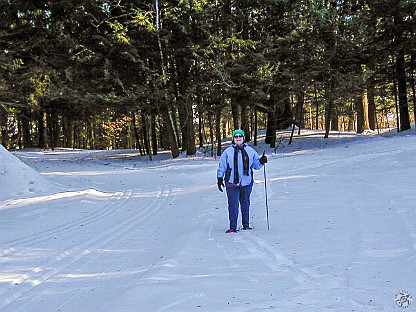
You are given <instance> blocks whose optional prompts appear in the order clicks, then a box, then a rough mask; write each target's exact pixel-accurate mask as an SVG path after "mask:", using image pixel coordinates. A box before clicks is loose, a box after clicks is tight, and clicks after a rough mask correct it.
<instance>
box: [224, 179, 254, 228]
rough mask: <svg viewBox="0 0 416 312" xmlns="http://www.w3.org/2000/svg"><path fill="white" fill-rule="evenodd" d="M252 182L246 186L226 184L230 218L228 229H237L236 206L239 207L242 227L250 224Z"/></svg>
mask: <svg viewBox="0 0 416 312" xmlns="http://www.w3.org/2000/svg"><path fill="white" fill-rule="evenodd" d="M252 189H253V183H251V184H250V185H246V186H228V187H227V188H226V190H227V197H228V218H229V219H230V229H237V219H238V208H239V207H240V208H241V217H242V223H243V227H248V226H249V225H250V195H251V191H252Z"/></svg>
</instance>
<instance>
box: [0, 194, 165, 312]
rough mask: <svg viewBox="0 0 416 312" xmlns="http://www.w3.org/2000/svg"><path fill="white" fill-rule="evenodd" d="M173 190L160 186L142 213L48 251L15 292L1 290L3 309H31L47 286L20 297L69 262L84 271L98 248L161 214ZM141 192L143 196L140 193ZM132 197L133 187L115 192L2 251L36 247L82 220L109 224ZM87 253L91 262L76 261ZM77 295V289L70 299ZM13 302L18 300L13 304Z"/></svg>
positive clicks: (15, 284) (24, 275)
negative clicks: (84, 213) (93, 208)
mask: <svg viewBox="0 0 416 312" xmlns="http://www.w3.org/2000/svg"><path fill="white" fill-rule="evenodd" d="M170 192H171V191H170V188H167V187H166V188H165V189H163V190H160V191H159V192H158V193H159V194H156V197H154V198H152V199H150V202H144V203H140V204H139V205H140V206H141V207H140V208H143V209H140V213H136V212H135V211H133V213H131V214H130V216H128V217H127V218H126V219H125V220H123V221H121V222H119V223H118V224H117V225H116V226H115V227H114V228H109V229H104V230H103V231H102V232H99V233H94V234H95V235H94V236H92V237H91V238H88V239H86V240H85V241H84V242H82V243H81V244H77V245H75V246H73V247H72V248H69V249H65V250H59V251H54V252H52V254H49V255H48V256H47V258H46V259H44V261H43V262H41V263H39V264H37V267H36V268H35V269H33V270H28V271H26V272H20V275H21V276H20V277H19V278H18V279H17V280H15V281H14V282H13V286H12V288H13V294H12V295H10V296H9V295H8V294H7V292H6V291H2V292H1V293H0V296H1V298H2V299H1V305H0V309H4V310H2V311H30V310H31V306H33V305H35V304H36V302H38V301H40V300H41V299H42V298H43V297H44V296H45V295H46V293H47V291H48V289H46V290H45V291H43V292H41V293H39V294H37V295H36V296H35V297H34V296H32V298H31V300H30V301H28V302H27V303H26V304H23V305H21V304H20V303H19V302H18V299H19V298H20V297H22V296H24V295H26V294H27V293H28V292H30V291H32V290H33V289H34V288H35V287H37V286H39V285H42V284H44V283H45V282H47V281H48V280H50V279H51V278H53V277H54V276H56V275H58V274H60V273H61V272H62V271H63V270H65V269H67V268H68V267H70V266H75V267H76V268H77V270H81V271H82V268H83V267H89V266H90V265H91V264H93V263H95V262H96V261H99V256H100V254H99V253H98V252H97V251H98V250H103V249H107V248H109V247H115V246H117V240H118V239H120V238H123V237H124V236H125V235H126V234H127V233H128V232H129V231H131V230H132V229H134V228H136V227H138V226H140V224H141V223H142V222H145V221H146V220H147V219H149V218H152V217H154V215H155V214H160V213H161V211H160V210H161V209H162V208H163V206H164V205H166V201H167V199H168V198H171V197H170ZM138 195H139V196H140V193H139V194H138ZM132 198H134V191H132V190H130V191H126V192H116V193H115V194H114V195H113V196H112V197H111V198H110V199H108V201H107V202H106V204H105V205H104V206H103V209H101V210H99V211H97V212H96V213H95V214H93V215H90V216H88V217H83V218H78V219H75V220H73V221H71V222H69V223H67V224H63V225H60V226H57V227H54V228H51V229H50V230H45V231H42V232H40V233H35V234H33V235H30V236H28V237H23V238H21V239H18V240H15V241H11V242H9V243H7V245H8V246H11V247H7V248H6V251H7V252H3V255H7V256H8V257H13V253H17V252H19V251H21V250H24V249H25V248H29V247H30V248H31V249H35V246H36V245H37V244H39V243H42V242H44V241H47V240H50V239H53V238H54V235H56V234H59V235H63V234H64V233H70V232H72V231H77V230H79V227H80V223H82V226H83V227H84V228H86V227H89V226H90V227H91V226H92V227H95V228H96V229H100V228H101V227H100V226H99V222H100V221H102V220H103V221H104V223H103V224H107V223H108V222H106V219H111V218H114V217H115V216H116V215H117V214H119V213H121V212H122V210H125V209H126V203H127V202H128V201H129V200H130V204H131V199H132ZM135 205H136V204H135ZM101 212H103V213H101ZM10 253H11V254H10ZM87 256H89V257H90V258H91V259H90V260H88V262H85V263H84V264H82V265H81V266H77V265H76V263H80V262H82V260H83V259H84V258H85V257H87ZM117 261H119V262H120V261H122V259H118V260H117ZM113 265H114V264H113ZM111 267H112V265H111V266H109V267H108V268H107V269H105V270H104V271H103V272H101V273H100V274H101V275H103V274H105V273H106V271H107V270H109V269H110V268H111ZM100 274H99V275H98V276H97V277H96V279H97V278H99V276H100ZM91 282H92V281H91ZM91 282H89V283H91ZM81 288H82V287H81ZM75 295H76V293H75V294H73V295H72V296H71V297H70V298H69V299H71V298H72V297H74V296H75ZM69 299H68V300H69ZM13 303H16V304H15V305H13ZM63 304H65V302H64V303H62V304H61V305H63Z"/></svg>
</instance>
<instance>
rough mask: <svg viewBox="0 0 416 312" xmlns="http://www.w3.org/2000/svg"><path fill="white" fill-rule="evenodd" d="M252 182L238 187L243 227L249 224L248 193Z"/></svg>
mask: <svg viewBox="0 0 416 312" xmlns="http://www.w3.org/2000/svg"><path fill="white" fill-rule="evenodd" d="M252 189H253V184H250V185H247V186H242V187H241V188H240V206H241V217H242V219H243V220H242V223H243V228H246V227H249V226H250V195H251V191H252Z"/></svg>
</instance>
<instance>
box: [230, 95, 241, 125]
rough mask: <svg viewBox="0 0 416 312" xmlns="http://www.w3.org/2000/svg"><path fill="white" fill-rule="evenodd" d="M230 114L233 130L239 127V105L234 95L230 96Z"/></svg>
mask: <svg viewBox="0 0 416 312" xmlns="http://www.w3.org/2000/svg"><path fill="white" fill-rule="evenodd" d="M231 114H232V116H233V127H234V129H233V130H235V129H240V118H239V116H240V114H239V105H238V99H237V98H236V96H235V95H233V96H232V97H231Z"/></svg>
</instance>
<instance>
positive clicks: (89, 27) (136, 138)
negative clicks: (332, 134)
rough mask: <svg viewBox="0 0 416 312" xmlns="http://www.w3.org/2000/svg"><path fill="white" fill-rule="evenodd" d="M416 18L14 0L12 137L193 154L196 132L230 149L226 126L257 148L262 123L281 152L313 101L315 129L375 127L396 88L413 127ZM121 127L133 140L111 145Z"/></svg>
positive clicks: (409, 7) (10, 11)
mask: <svg viewBox="0 0 416 312" xmlns="http://www.w3.org/2000/svg"><path fill="white" fill-rule="evenodd" d="M156 4H157V6H156ZM157 8H158V10H157ZM415 12H416V4H415V2H414V1H410V0H407V1H406V0H402V1H399V0H383V1H372V0H356V1H334V0H332V1H330V0H319V1H287V0H254V1H247V0H225V1H216V2H215V1H213V2H210V1H199V0H183V1H182V0H180V1H179V0H176V1H171V0H164V1H157V0H156V1H127V0H122V1H120V0H107V1H105V0H98V1H97V0H75V1H74V0H71V1H69V0H61V1H16V0H4V1H1V2H0V105H1V108H0V110H1V114H0V117H1V118H0V120H1V123H2V142H3V143H4V144H6V146H9V147H14V146H17V145H19V146H20V147H28V146H30V145H32V143H33V145H37V144H41V145H43V146H50V147H54V146H59V145H62V146H77V147H88V148H98V147H99V148H104V147H107V146H105V144H110V145H111V147H115V146H118V147H136V148H139V149H141V147H142V146H144V147H145V149H146V151H147V153H149V150H150V147H149V146H150V144H149V142H150V141H151V146H152V148H153V151H154V152H155V151H156V147H157V145H159V146H160V147H163V148H171V149H172V152H173V155H174V156H178V155H179V148H181V149H182V150H184V151H186V152H187V154H188V155H193V154H195V152H196V149H195V148H196V147H195V137H196V136H195V129H197V128H198V139H199V140H200V141H201V140H203V141H211V142H214V141H216V142H217V144H218V146H217V147H218V148H217V151H218V152H220V150H221V139H222V138H223V136H224V135H227V133H225V130H224V129H225V128H226V127H225V124H226V122H227V121H232V122H230V123H229V124H228V125H229V126H230V127H231V128H233V127H238V128H242V129H244V130H245V132H246V134H247V138H248V139H251V133H252V131H254V128H256V127H258V125H257V124H253V120H256V121H257V117H258V115H259V114H260V116H264V117H265V118H263V119H267V122H266V123H267V137H266V141H267V142H268V143H270V144H271V145H272V146H274V142H275V141H274V140H275V137H276V135H275V133H276V130H279V129H285V128H287V127H288V126H289V125H291V124H292V123H293V122H295V123H296V124H298V125H304V124H305V119H307V118H305V116H307V115H306V111H305V109H306V108H305V107H306V106H307V107H310V110H311V111H312V109H313V110H314V114H315V115H314V119H315V121H313V122H312V121H308V122H309V126H310V127H315V128H316V127H318V126H320V127H324V128H325V129H326V130H327V132H328V131H329V130H330V128H332V129H338V124H337V121H338V120H340V119H341V118H347V119H348V124H353V123H354V120H355V117H354V115H355V114H358V115H357V117H356V118H357V120H358V124H357V130H358V131H363V130H364V129H366V127H367V126H366V123H367V121H366V119H367V118H368V120H369V126H370V127H371V129H374V128H375V127H378V124H377V123H378V121H377V118H376V117H377V116H378V117H379V118H381V115H382V114H383V115H385V114H386V113H387V112H388V111H389V110H391V108H392V107H394V105H393V104H392V102H393V101H394V94H395V92H396V94H397V101H398V105H397V107H398V109H399V110H400V126H401V128H400V129H401V130H406V129H408V128H409V127H410V115H409V107H408V101H409V98H408V94H410V77H411V76H412V71H413V67H411V66H410V65H411V64H410V59H411V58H410V56H411V55H414V54H415V50H416V40H415V33H416V26H415V25H416V22H415ZM157 21H159V23H158V24H157ZM393 86H397V90H395V89H394V90H393ZM363 94H367V96H368V97H370V98H369V99H368V105H369V107H368V114H370V116H368V117H367V118H366V117H365V116H366V113H367V111H366V107H364V106H363V107H361V105H362V102H363V101H362V99H361V98H362V95H363ZM386 96H387V101H386ZM196 113H197V114H196ZM397 113H399V112H397ZM254 114H256V116H254ZM310 114H312V113H310ZM9 115H10V116H12V117H13V118H11V120H14V121H13V122H15V123H16V127H15V128H16V129H17V130H16V131H17V132H15V133H9V130H8V129H9V128H13V127H11V125H10V124H9V122H8V119H7V116H9ZM196 115H197V116H198V120H199V124H198V125H197V124H196V123H195V120H196V119H195V118H196V117H197V116H196ZM132 116H133V117H134V118H133V117H132ZM322 116H323V117H322ZM125 117H126V118H127V119H128V120H129V121H131V122H130V123H126V120H127V119H125ZM139 117H140V118H139ZM254 117H255V118H254ZM129 118H131V120H130V119H129ZM263 119H261V118H260V120H263ZM318 119H319V120H321V121H319V120H318ZM331 123H332V126H330V125H331ZM121 124H122V125H123V127H122V128H123V129H122V130H120V131H124V132H122V133H123V135H125V136H127V137H126V138H121V137H120V135H119V134H120V133H121V132H120V133H118V134H117V135H114V137H113V139H114V138H115V137H117V138H118V139H117V140H119V141H117V142H115V141H111V140H110V141H108V142H106V141H105V140H104V141H103V140H102V137H103V135H104V132H105V131H104V130H103V125H106V127H107V126H108V125H111V127H112V126H114V127H115V128H114V129H119V128H117V127H116V125H121ZM264 126H265V125H264ZM205 127H208V128H209V129H205ZM28 129H30V130H28ZM33 129H34V130H33ZM107 129H109V128H107ZM120 129H121V128H120ZM111 131H113V130H111ZM44 136H46V139H45V138H44ZM207 136H209V137H207ZM17 137H20V138H22V139H20V141H17V139H16V138H17ZM99 138H100V139H99ZM39 142H40V143H39ZM97 142H99V144H98V143H97ZM202 143H203V142H200V145H201V146H202V145H203V144H202Z"/></svg>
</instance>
